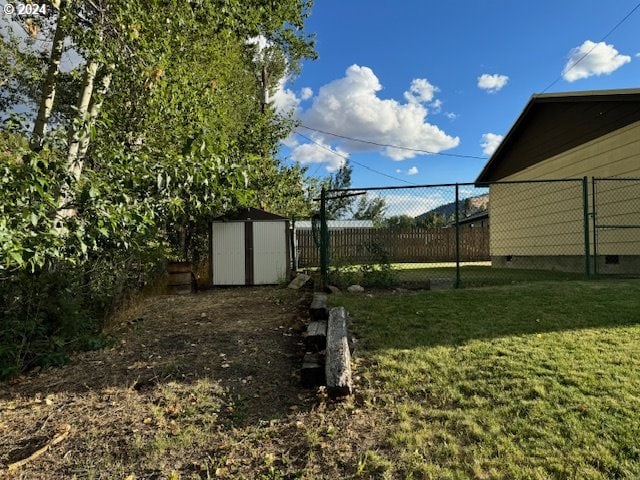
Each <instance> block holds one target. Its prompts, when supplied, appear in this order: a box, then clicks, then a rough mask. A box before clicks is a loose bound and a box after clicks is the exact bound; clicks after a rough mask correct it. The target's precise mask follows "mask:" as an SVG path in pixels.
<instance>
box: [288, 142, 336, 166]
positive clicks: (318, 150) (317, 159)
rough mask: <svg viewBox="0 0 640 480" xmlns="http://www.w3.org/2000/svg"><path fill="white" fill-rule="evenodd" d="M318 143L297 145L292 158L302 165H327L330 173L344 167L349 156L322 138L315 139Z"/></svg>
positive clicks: (292, 152)
mask: <svg viewBox="0 0 640 480" xmlns="http://www.w3.org/2000/svg"><path fill="white" fill-rule="evenodd" d="M314 140H315V141H316V142H317V143H304V144H301V145H297V146H296V147H295V148H294V149H293V150H292V151H291V158H293V160H295V161H296V162H299V163H301V164H302V165H308V164H311V163H326V164H327V165H326V169H327V171H328V172H335V171H336V170H338V169H339V168H340V167H342V166H343V165H344V164H345V162H346V159H347V158H348V156H349V154H348V153H347V152H345V151H344V150H341V149H339V148H332V147H331V146H330V145H327V144H326V143H325V142H323V141H322V139H320V138H316V139H314Z"/></svg>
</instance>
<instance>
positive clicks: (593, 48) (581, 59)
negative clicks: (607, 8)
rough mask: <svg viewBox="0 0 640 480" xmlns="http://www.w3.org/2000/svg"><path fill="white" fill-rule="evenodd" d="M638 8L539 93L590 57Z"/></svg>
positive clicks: (634, 8) (638, 6)
mask: <svg viewBox="0 0 640 480" xmlns="http://www.w3.org/2000/svg"><path fill="white" fill-rule="evenodd" d="M638 8H640V3H638V4H637V5H636V6H635V7H633V8H632V9H631V11H629V13H627V14H626V15H625V16H624V17H623V18H622V20H620V21H619V22H618V23H616V25H615V26H614V27H613V28H612V29H611V30H609V31H608V32H607V34H606V35H605V36H604V37H602V38H601V39H600V41H599V42H597V43H596V44H595V45H594V46H593V47H591V50H589V51H588V52H587V53H585V54H584V55H582V56H581V57H580V58H579V59H578V61H577V62H575V63H574V64H573V65H571V66H570V67H569V68H568V69H567V71H566V72H563V73H562V74H561V75H558V78H556V79H555V80H554V81H553V82H551V83H550V84H549V85H547V88H545V89H544V90H542V92H540V93H545V92H546V91H547V90H549V89H550V88H551V87H553V86H554V85H555V84H556V83H558V82H559V81H560V79H562V77H563V76H564V75H566V74H567V73H568V72H570V71H571V70H573V69H574V68H575V67H576V66H577V65H578V64H579V63H580V62H581V61H583V60H584V59H585V58H587V57H588V56H589V55H591V53H592V52H593V51H594V50H595V49H596V47H597V46H598V45H599V44H600V43H602V42H604V41H605V40H606V39H607V38H609V35H611V34H612V33H613V32H615V31H616V30H617V29H618V27H619V26H620V25H622V24H623V23H624V22H626V21H627V19H628V18H629V17H630V16H631V15H633V13H634V12H635V11H636V10H638Z"/></svg>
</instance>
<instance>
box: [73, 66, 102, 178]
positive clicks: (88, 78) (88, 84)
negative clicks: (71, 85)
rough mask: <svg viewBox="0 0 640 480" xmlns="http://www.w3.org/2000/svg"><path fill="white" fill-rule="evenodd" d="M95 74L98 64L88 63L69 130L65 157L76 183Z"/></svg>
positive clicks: (80, 171)
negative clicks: (75, 114) (74, 118)
mask: <svg viewBox="0 0 640 480" xmlns="http://www.w3.org/2000/svg"><path fill="white" fill-rule="evenodd" d="M97 72H98V64H97V63H96V62H94V61H92V60H91V61H89V63H88V64H87V67H86V69H85V72H84V79H83V81H82V90H81V91H80V97H79V98H78V107H77V117H76V120H75V121H74V122H73V124H72V125H71V128H70V130H69V153H68V155H67V162H68V164H69V167H68V168H69V171H70V172H71V173H72V174H73V177H74V178H75V180H76V181H78V180H79V179H80V174H81V173H82V160H81V159H80V158H78V152H79V151H80V143H81V141H82V140H84V138H85V137H87V139H88V137H89V131H88V121H89V119H88V112H89V105H90V104H91V96H92V95H93V84H94V80H95V78H96V73H97ZM87 141H88V140H87Z"/></svg>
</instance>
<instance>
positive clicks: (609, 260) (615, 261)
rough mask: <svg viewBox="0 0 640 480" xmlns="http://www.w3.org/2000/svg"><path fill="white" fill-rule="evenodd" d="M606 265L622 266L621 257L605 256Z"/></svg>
mask: <svg viewBox="0 0 640 480" xmlns="http://www.w3.org/2000/svg"><path fill="white" fill-rule="evenodd" d="M604 264H605V265H619V264H620V255H605V256H604Z"/></svg>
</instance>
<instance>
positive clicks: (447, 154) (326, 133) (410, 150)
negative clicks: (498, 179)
mask: <svg viewBox="0 0 640 480" xmlns="http://www.w3.org/2000/svg"><path fill="white" fill-rule="evenodd" d="M300 127H301V128H305V129H307V130H311V131H312V132H317V133H324V134H325V135H331V136H332V137H336V138H342V139H344V140H350V141H352V142H358V143H366V144H369V145H375V146H376V147H389V148H397V149H398V150H407V151H409V152H418V153H428V154H430V155H441V156H443V157H458V158H473V159H475V160H486V159H487V157H477V156H475V155H461V154H457V153H443V152H433V151H430V150H423V149H420V148H411V147H405V146H402V145H393V144H390V143H378V142H373V141H371V140H364V139H362V138H354V137H348V136H346V135H340V134H339V133H334V132H327V131H325V130H320V129H319V128H312V127H309V126H307V125H304V124H303V125H300Z"/></svg>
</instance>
